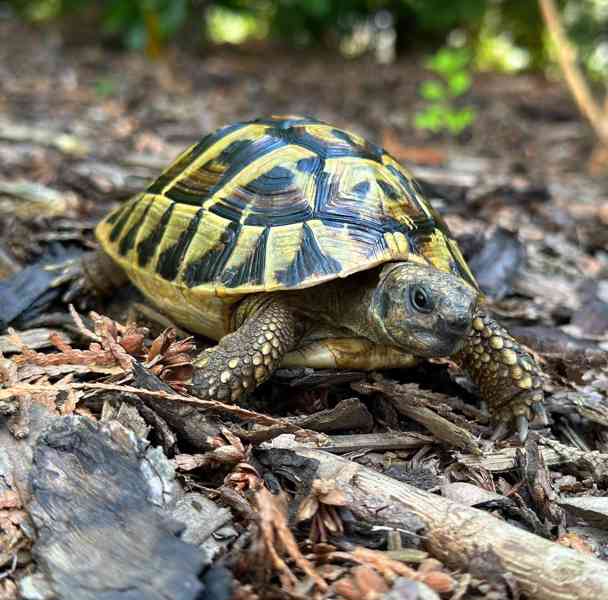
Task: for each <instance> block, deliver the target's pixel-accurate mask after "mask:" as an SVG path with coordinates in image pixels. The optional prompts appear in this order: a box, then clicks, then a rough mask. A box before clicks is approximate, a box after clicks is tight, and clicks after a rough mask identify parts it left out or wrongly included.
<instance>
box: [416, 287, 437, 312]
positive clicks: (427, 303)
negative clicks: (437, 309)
mask: <svg viewBox="0 0 608 600" xmlns="http://www.w3.org/2000/svg"><path fill="white" fill-rule="evenodd" d="M410 302H411V304H412V306H413V307H414V308H415V309H416V310H417V311H418V312H421V313H430V312H431V311H432V310H433V301H432V299H431V293H430V292H429V290H428V289H427V288H425V287H424V286H422V285H413V286H412V287H410Z"/></svg>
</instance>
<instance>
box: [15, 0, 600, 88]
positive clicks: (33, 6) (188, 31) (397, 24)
mask: <svg viewBox="0 0 608 600" xmlns="http://www.w3.org/2000/svg"><path fill="white" fill-rule="evenodd" d="M558 4H559V7H560V11H561V13H562V15H563V17H564V23H565V25H566V27H567V29H568V32H569V34H570V35H571V37H572V39H573V41H574V43H575V44H576V46H577V48H578V50H579V58H580V59H581V61H582V62H583V64H584V65H586V66H587V67H588V69H590V72H591V73H592V75H595V76H597V77H604V78H605V77H606V73H607V72H608V0H558ZM9 5H10V6H11V7H12V9H13V11H14V12H15V14H17V15H19V16H21V17H22V18H23V19H25V20H27V21H30V22H35V23H40V24H46V23H50V22H53V21H61V20H62V19H64V20H65V19H66V18H67V19H68V20H69V22H70V23H71V24H72V23H74V21H78V20H80V21H81V22H82V23H84V24H88V25H92V29H93V31H95V32H99V35H100V38H101V39H102V40H103V41H104V42H106V43H112V44H115V45H116V44H119V45H122V46H124V47H129V48H140V49H145V50H146V51H147V53H148V54H150V55H152V56H155V55H158V54H160V53H161V52H162V51H163V49H164V48H165V47H166V46H167V45H168V44H169V43H179V44H189V45H190V46H193V45H195V46H196V45H201V44H204V43H241V42H245V41H248V40H251V39H278V40H283V41H286V42H288V43H290V44H292V45H297V46H301V45H311V46H322V47H325V48H333V49H335V50H341V51H343V52H346V53H348V54H351V55H352V54H359V53H364V52H374V51H375V49H376V48H377V47H378V46H379V45H380V43H379V42H378V40H379V39H380V38H382V36H385V37H384V38H383V39H384V40H386V39H387V38H386V33H387V31H388V32H390V37H389V38H388V39H389V40H390V43H391V44H392V46H393V50H394V52H396V53H397V54H398V53H399V52H403V51H412V50H417V51H427V52H428V51H430V50H436V49H437V48H439V47H441V46H442V45H444V44H445V42H446V39H448V40H449V36H452V35H454V34H456V35H457V36H460V37H461V38H462V39H464V43H465V44H466V45H467V46H468V47H469V48H470V49H471V50H472V51H473V64H474V66H476V67H482V68H491V69H497V68H499V69H503V68H506V69H521V68H532V69H542V68H545V67H546V66H547V64H548V57H549V55H550V48H549V45H548V42H547V36H546V35H545V32H544V26H543V22H542V18H541V16H540V13H539V9H538V4H537V2H536V1H535V0H458V1H457V2H446V1H445V0H103V1H102V0H9ZM73 31H74V32H77V28H76V27H74V28H73ZM67 34H68V35H69V31H68V32H67ZM345 40H346V41H347V42H349V43H345ZM383 43H384V42H383ZM450 44H451V42H450ZM385 45H386V44H385ZM451 45H452V44H451ZM394 52H393V54H394Z"/></svg>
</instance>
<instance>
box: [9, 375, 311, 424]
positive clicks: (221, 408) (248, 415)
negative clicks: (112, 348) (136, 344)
mask: <svg viewBox="0 0 608 600" xmlns="http://www.w3.org/2000/svg"><path fill="white" fill-rule="evenodd" d="M70 390H104V391H114V392H123V393H125V394H137V395H143V396H151V397H154V398H161V399H163V400H177V401H179V402H184V403H186V404H192V405H195V406H200V407H201V408H206V409H207V410H211V411H215V412H223V413H227V414H231V415H234V416H235V417H239V418H241V419H246V420H248V421H250V422H253V423H258V424H259V425H280V426H281V427H282V428H285V429H287V430H289V431H291V432H295V431H304V430H302V429H301V428H300V427H298V426H297V425H292V424H291V423H288V422H286V421H285V420H284V419H277V418H275V417H270V416H268V415H263V414H261V413H258V412H255V411H253V410H248V409H246V408H241V407H240V406H235V405H234V404H224V403H223V402H218V401H217V400H201V399H200V398H194V397H192V396H184V395H182V394H170V393H168V392H164V391H153V390H145V389H141V388H138V387H133V386H130V385H117V384H112V383H69V384H58V383H56V384H29V383H19V384H17V385H13V386H11V387H8V388H6V389H2V390H0V400H6V399H8V398H12V397H13V396H18V395H21V394H33V393H40V392H42V393H44V392H52V393H57V392H60V391H66V392H69V391H70Z"/></svg>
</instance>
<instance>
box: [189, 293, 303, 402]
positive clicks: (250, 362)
mask: <svg viewBox="0 0 608 600" xmlns="http://www.w3.org/2000/svg"><path fill="white" fill-rule="evenodd" d="M296 330H297V323H296V319H295V318H294V316H293V312H292V310H291V309H290V308H289V306H288V305H287V303H286V302H285V301H284V300H283V299H281V298H279V297H276V298H272V297H266V298H265V301H264V302H263V303H262V304H261V306H256V310H254V311H253V312H252V314H249V315H248V316H247V318H246V319H245V321H244V323H243V324H242V325H241V326H240V327H239V328H238V329H237V330H236V331H234V332H233V333H229V334H228V335H225V336H224V337H223V338H222V339H221V340H220V341H219V343H218V344H217V346H213V347H212V348H209V349H207V350H205V351H204V352H203V353H202V354H201V355H200V356H198V357H197V358H196V359H195V360H194V362H193V364H194V369H195V370H194V375H193V377H192V393H193V394H195V395H196V396H197V397H199V398H202V399H211V400H221V401H232V402H236V401H237V400H239V399H240V398H241V396H244V395H246V394H248V393H250V392H252V391H253V390H254V389H255V388H256V387H257V386H258V385H260V384H261V383H264V381H266V380H267V379H268V378H269V377H270V376H271V375H272V372H273V371H274V370H275V369H276V368H277V366H278V365H279V364H280V362H281V359H282V358H283V356H284V355H285V354H286V353H287V352H289V351H290V350H291V349H292V348H293V347H294V346H295V344H296V342H297V340H298V337H299V336H298V334H297V332H296Z"/></svg>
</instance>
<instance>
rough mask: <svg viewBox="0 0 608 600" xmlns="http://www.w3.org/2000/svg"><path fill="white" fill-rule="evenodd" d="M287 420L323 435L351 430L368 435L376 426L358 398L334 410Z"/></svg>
mask: <svg viewBox="0 0 608 600" xmlns="http://www.w3.org/2000/svg"><path fill="white" fill-rule="evenodd" d="M286 420H287V421H289V422H290V423H292V424H293V425H297V426H299V427H302V428H304V429H312V430H313V431H320V432H323V433H329V432H331V431H350V430H358V431H361V432H364V433H367V432H369V431H371V430H372V427H373V426H374V419H373V417H372V415H371V413H370V412H369V410H368V409H367V407H366V406H365V404H363V402H361V400H359V399H358V398H345V399H344V400H341V401H340V402H339V403H338V404H337V405H336V406H335V407H334V408H328V409H326V410H320V411H318V412H315V413H313V414H311V415H302V416H299V417H289V418H288V419H286Z"/></svg>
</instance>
